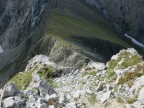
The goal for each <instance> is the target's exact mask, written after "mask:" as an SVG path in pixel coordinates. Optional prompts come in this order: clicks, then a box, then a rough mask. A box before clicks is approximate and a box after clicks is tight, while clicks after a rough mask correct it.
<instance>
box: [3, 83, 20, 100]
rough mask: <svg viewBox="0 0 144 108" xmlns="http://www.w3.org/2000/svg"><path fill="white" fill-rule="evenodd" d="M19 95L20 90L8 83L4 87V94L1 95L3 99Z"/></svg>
mask: <svg viewBox="0 0 144 108" xmlns="http://www.w3.org/2000/svg"><path fill="white" fill-rule="evenodd" d="M17 93H19V90H18V89H17V87H16V86H15V84H14V83H8V84H6V85H5V86H4V88H3V91H2V94H1V99H3V98H6V97H10V96H15V95H16V94H17Z"/></svg>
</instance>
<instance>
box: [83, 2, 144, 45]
mask: <svg viewBox="0 0 144 108" xmlns="http://www.w3.org/2000/svg"><path fill="white" fill-rule="evenodd" d="M86 1H87V2H88V3H89V4H91V5H93V6H94V7H95V8H97V9H98V10H99V11H101V12H102V13H103V14H104V15H105V16H106V17H107V18H108V19H109V20H111V21H112V22H113V26H115V28H117V30H119V31H120V32H122V33H128V34H129V35H131V36H133V37H135V38H136V39H139V41H141V42H143V43H144V37H143V35H144V32H143V31H144V26H143V23H144V12H143V9H144V7H143V6H144V1H143V0H137V1H136V0H131V1H126V0H86Z"/></svg>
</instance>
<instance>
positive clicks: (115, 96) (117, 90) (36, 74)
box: [0, 49, 144, 108]
mask: <svg viewBox="0 0 144 108" xmlns="http://www.w3.org/2000/svg"><path fill="white" fill-rule="evenodd" d="M130 56H131V59H129V61H127V59H128V58H129V57H130ZM121 59H123V63H124V62H125V63H124V64H123V65H122V62H121ZM133 59H135V60H133ZM115 60H116V61H115ZM120 62H121V63H120ZM133 63H134V64H133ZM141 63H143V60H142V59H141V56H140V55H139V54H138V53H137V51H136V50H135V49H127V50H121V51H120V53H118V54H116V55H114V56H113V57H112V58H111V60H110V61H109V62H108V63H107V68H106V65H105V64H104V63H99V62H93V61H91V62H89V63H88V65H86V66H84V67H82V68H79V69H78V70H73V69H71V70H70V71H68V72H67V73H65V71H67V68H68V67H64V66H62V65H58V64H55V63H54V62H53V61H51V60H49V58H48V57H47V56H44V55H37V56H35V57H34V58H33V59H31V60H30V61H29V62H28V65H27V67H26V69H25V71H24V72H21V73H19V74H17V75H16V76H14V77H13V78H12V79H10V81H9V82H8V83H7V84H6V85H5V86H4V87H3V88H2V89H0V95H1V101H0V103H1V107H2V108H7V107H15V108H19V107H26V108H33V107H36V108H53V107H60V108H61V107H63V108H70V107H72V108H83V107H86V108H94V107H96V108H115V107H118V108H129V107H134V108H135V107H136V108H142V107H144V106H143V101H144V99H143V93H144V89H143V86H144V68H143V67H144V66H142V67H141V66H140V67H137V73H139V72H140V73H141V74H139V75H137V74H132V76H133V77H131V75H130V74H128V75H129V76H130V77H128V75H126V74H124V77H123V80H122V81H123V82H121V83H116V82H115V79H113V75H116V77H119V75H118V74H116V72H115V70H114V67H115V66H119V67H121V66H124V68H125V66H126V68H127V67H129V68H130V67H133V65H139V64H141ZM110 65H113V66H110ZM122 71H123V72H124V70H122ZM59 72H61V75H60V76H58V73H59ZM110 73H112V74H110ZM124 73H125V72H124ZM109 75H111V76H109ZM25 84H26V85H25ZM17 87H18V89H17ZM4 94H6V95H5V96H7V97H5V98H2V97H3V95H4ZM7 94H9V95H7Z"/></svg>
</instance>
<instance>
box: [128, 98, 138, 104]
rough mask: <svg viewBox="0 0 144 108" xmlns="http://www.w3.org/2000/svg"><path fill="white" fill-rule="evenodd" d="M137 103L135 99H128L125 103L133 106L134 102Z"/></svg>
mask: <svg viewBox="0 0 144 108" xmlns="http://www.w3.org/2000/svg"><path fill="white" fill-rule="evenodd" d="M136 101H137V99H135V98H128V99H126V102H127V103H128V104H133V103H134V102H136Z"/></svg>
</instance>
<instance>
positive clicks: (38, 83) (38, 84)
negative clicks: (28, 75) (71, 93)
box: [28, 73, 55, 96]
mask: <svg viewBox="0 0 144 108" xmlns="http://www.w3.org/2000/svg"><path fill="white" fill-rule="evenodd" d="M28 89H29V90H33V89H35V90H38V91H39V92H40V96H44V95H46V94H50V95H51V94H53V93H55V91H54V90H53V89H52V87H51V86H50V85H49V84H48V82H47V81H46V80H45V79H43V78H41V77H40V76H39V75H38V74H36V73H34V75H33V78H32V81H31V83H30V85H29V88H28Z"/></svg>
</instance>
